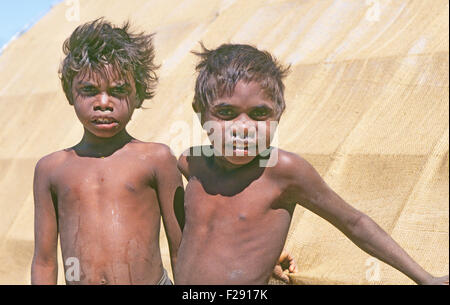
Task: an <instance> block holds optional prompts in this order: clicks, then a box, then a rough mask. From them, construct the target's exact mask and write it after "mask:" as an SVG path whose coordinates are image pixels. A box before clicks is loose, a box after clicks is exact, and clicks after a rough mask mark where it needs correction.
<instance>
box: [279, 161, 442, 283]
mask: <svg viewBox="0 0 450 305" xmlns="http://www.w3.org/2000/svg"><path fill="white" fill-rule="evenodd" d="M282 161H283V162H282V163H283V165H282V167H283V171H284V172H285V174H284V177H285V178H286V180H285V183H288V187H287V196H288V197H287V198H289V201H290V202H292V203H294V202H295V203H299V204H301V205H302V206H304V207H305V208H307V209H309V210H311V211H312V212H314V213H315V214H317V215H319V216H320V217H322V218H324V219H326V220H327V221H329V222H330V223H331V224H333V225H334V226H335V227H337V228H338V229H339V230H340V231H341V232H343V233H344V234H345V235H346V236H347V237H348V238H349V239H350V240H351V241H352V242H354V243H355V244H356V245H357V246H358V247H359V248H361V249H362V250H364V251H365V252H367V253H368V254H370V255H372V256H374V257H376V258H378V259H380V260H381V261H383V262H385V263H387V264H389V265H391V266H392V267H394V268H396V269H397V270H399V271H401V272H402V273H404V274H405V275H407V276H408V277H409V278H411V279H412V280H413V281H414V282H416V283H418V284H448V275H447V276H444V277H442V278H437V277H434V276H432V275H431V274H429V273H428V272H427V271H425V270H424V269H423V268H422V267H421V266H419V264H417V263H416V262H415V261H414V260H413V259H412V258H411V257H410V256H409V255H408V254H407V253H406V252H405V251H404V250H403V249H402V248H401V247H400V246H399V245H398V244H397V243H396V242H395V241H394V240H393V239H392V238H391V237H390V236H389V234H387V233H386V232H385V231H384V230H383V229H382V228H381V227H380V226H378V225H377V224H376V223H375V222H374V221H373V220H372V219H371V218H370V217H369V216H367V215H365V214H364V213H362V212H360V211H358V210H356V209H355V208H353V207H352V206H350V205H349V204H348V203H346V202H345V201H344V200H343V199H342V198H341V197H339V196H338V195H337V194H336V193H335V192H334V191H333V190H332V189H331V188H330V187H328V185H327V184H326V183H325V182H324V180H323V179H322V178H321V177H320V175H319V174H318V173H317V171H316V170H315V169H314V168H313V167H312V166H311V165H310V164H309V163H308V162H307V161H305V160H304V159H302V158H301V157H299V156H297V155H294V154H287V155H285V156H283V160H282Z"/></svg>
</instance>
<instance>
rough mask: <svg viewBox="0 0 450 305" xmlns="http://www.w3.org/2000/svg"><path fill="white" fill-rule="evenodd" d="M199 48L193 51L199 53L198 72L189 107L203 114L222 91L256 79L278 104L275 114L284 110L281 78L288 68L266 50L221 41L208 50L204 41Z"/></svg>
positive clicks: (227, 93)
mask: <svg viewBox="0 0 450 305" xmlns="http://www.w3.org/2000/svg"><path fill="white" fill-rule="evenodd" d="M200 45H201V47H202V51H201V52H192V53H194V54H195V55H197V56H199V57H200V62H199V63H198V65H197V66H196V70H197V72H198V73H199V74H198V77H197V81H196V83H195V95H194V101H193V103H192V107H193V109H194V111H195V112H197V113H201V114H203V113H204V111H205V109H207V107H208V105H210V104H211V103H212V102H213V101H214V100H216V99H217V98H219V97H221V96H224V95H228V96H230V95H232V94H233V92H234V88H235V87H236V84H237V83H238V81H240V80H243V81H245V82H247V83H248V82H251V81H256V82H258V83H259V85H260V86H261V88H262V89H263V90H264V93H265V94H266V95H267V97H268V98H270V99H271V100H272V101H273V102H274V103H276V105H277V108H278V109H277V110H278V111H277V112H278V117H280V116H281V114H282V113H283V111H284V109H285V107H286V104H285V101H284V84H283V78H284V77H285V76H286V75H287V73H288V71H289V68H290V67H289V66H288V67H283V66H282V65H281V64H279V63H278V62H277V60H276V59H275V58H274V57H273V56H272V55H271V54H270V53H269V52H266V51H260V50H258V49H257V48H255V47H253V46H250V45H246V44H222V45H221V46H219V47H218V48H217V49H215V50H208V49H207V48H205V46H204V45H203V43H200Z"/></svg>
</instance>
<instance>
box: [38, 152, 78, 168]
mask: <svg viewBox="0 0 450 305" xmlns="http://www.w3.org/2000/svg"><path fill="white" fill-rule="evenodd" d="M69 151H70V149H63V150H58V151H55V152H52V153H50V154H48V155H45V156H44V157H42V158H41V159H39V161H38V162H37V163H36V170H37V169H40V170H46V169H50V168H54V167H55V166H58V165H61V164H62V163H64V161H66V160H67V158H69V154H70V152H69Z"/></svg>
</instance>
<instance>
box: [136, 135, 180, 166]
mask: <svg viewBox="0 0 450 305" xmlns="http://www.w3.org/2000/svg"><path fill="white" fill-rule="evenodd" d="M129 147H130V148H131V149H132V150H133V151H134V152H135V153H137V154H138V157H139V158H140V160H147V161H148V162H153V163H154V165H162V166H164V165H166V164H167V162H170V163H174V164H175V163H176V161H177V158H176V156H175V154H174V153H173V151H172V150H171V149H170V147H169V146H167V145H166V144H163V143H156V142H143V141H137V140H136V141H133V142H132V143H131V145H130V146H129ZM147 157H150V158H147Z"/></svg>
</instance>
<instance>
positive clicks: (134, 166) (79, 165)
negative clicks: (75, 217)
mask: <svg viewBox="0 0 450 305" xmlns="http://www.w3.org/2000/svg"><path fill="white" fill-rule="evenodd" d="M123 161H124V160H114V159H106V158H105V159H101V158H98V159H95V158H80V159H78V160H70V161H68V162H66V163H65V164H64V165H63V166H61V167H60V168H59V169H58V170H57V171H56V172H55V173H54V175H53V177H52V178H53V179H52V180H53V185H54V191H55V192H56V194H57V196H58V199H65V200H70V201H72V200H83V199H88V198H89V197H93V196H94V197H103V198H107V197H120V196H125V195H127V194H128V195H133V194H135V195H137V194H139V193H140V192H142V191H143V189H146V188H151V182H152V181H151V180H152V179H151V177H152V175H151V170H149V168H147V167H146V166H143V164H142V163H139V162H138V161H135V162H129V161H128V162H123Z"/></svg>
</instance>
